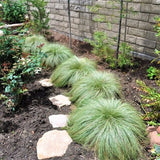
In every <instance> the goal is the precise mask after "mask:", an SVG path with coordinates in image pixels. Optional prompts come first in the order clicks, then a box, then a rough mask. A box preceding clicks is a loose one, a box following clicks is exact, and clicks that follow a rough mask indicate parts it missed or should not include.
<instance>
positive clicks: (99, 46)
mask: <svg viewBox="0 0 160 160" xmlns="http://www.w3.org/2000/svg"><path fill="white" fill-rule="evenodd" d="M85 41H86V42H88V43H89V44H90V45H91V46H92V47H93V51H92V52H93V53H94V54H95V55H97V56H99V57H101V58H106V57H108V56H109V55H110V54H112V53H114V52H113V50H112V49H111V45H113V41H112V40H111V39H110V38H108V37H107V35H106V33H105V32H102V31H96V32H94V34H93V40H89V39H86V40H85Z"/></svg>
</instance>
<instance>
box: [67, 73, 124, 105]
mask: <svg viewBox="0 0 160 160" xmlns="http://www.w3.org/2000/svg"><path fill="white" fill-rule="evenodd" d="M69 95H70V96H71V101H72V102H76V103H77V104H79V103H81V102H82V101H84V100H85V99H92V98H97V97H103V98H114V97H116V98H118V97H121V85H120V83H119V81H118V79H117V78H116V76H115V75H114V74H112V73H107V72H100V71H94V72H93V73H91V74H90V75H88V76H87V77H84V78H82V79H81V80H80V81H78V82H77V83H75V84H74V85H73V87H72V89H71V91H70V92H69Z"/></svg>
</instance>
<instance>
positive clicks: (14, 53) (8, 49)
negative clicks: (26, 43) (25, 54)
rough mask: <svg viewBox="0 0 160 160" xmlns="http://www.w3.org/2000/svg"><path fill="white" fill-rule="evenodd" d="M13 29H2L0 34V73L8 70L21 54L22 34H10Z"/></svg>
mask: <svg viewBox="0 0 160 160" xmlns="http://www.w3.org/2000/svg"><path fill="white" fill-rule="evenodd" d="M13 32H14V31H9V30H7V29H3V36H0V44H1V45H0V75H1V74H4V73H6V72H8V70H9V69H10V68H12V66H13V63H15V62H16V61H17V60H18V59H19V58H20V56H21V54H22V43H23V38H22V36H19V35H17V36H15V35H11V34H12V33H13Z"/></svg>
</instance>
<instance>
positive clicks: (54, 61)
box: [42, 43, 73, 68]
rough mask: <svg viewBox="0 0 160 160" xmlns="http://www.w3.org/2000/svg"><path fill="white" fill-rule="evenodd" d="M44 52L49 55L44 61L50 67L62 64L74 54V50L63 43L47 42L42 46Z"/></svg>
mask: <svg viewBox="0 0 160 160" xmlns="http://www.w3.org/2000/svg"><path fill="white" fill-rule="evenodd" d="M42 52H44V53H46V55H47V56H46V58H45V59H44V60H43V63H44V64H45V65H46V66H47V67H50V68H54V67H56V66H58V65H60V64H61V63H62V62H64V61H66V60H67V59H69V58H71V57H72V56H73V53H72V51H71V50H70V49H69V48H67V47H66V46H64V45H61V44H51V43H50V44H47V45H45V46H44V47H43V48H42Z"/></svg>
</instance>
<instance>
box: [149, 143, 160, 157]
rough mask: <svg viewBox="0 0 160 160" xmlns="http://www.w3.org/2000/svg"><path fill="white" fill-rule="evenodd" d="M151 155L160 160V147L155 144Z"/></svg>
mask: <svg viewBox="0 0 160 160" xmlns="http://www.w3.org/2000/svg"><path fill="white" fill-rule="evenodd" d="M151 154H152V158H154V160H160V146H159V145H157V144H155V145H154V147H153V149H152V150H151Z"/></svg>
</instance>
